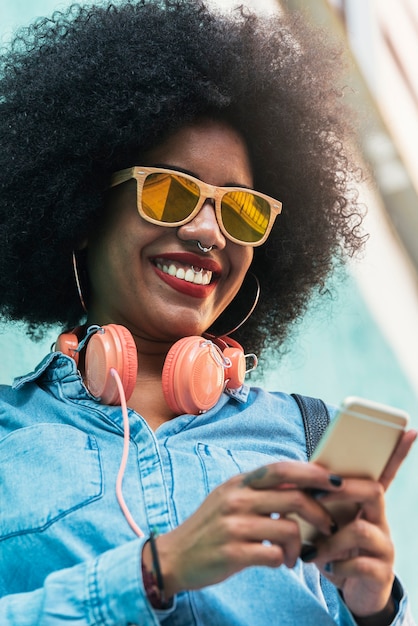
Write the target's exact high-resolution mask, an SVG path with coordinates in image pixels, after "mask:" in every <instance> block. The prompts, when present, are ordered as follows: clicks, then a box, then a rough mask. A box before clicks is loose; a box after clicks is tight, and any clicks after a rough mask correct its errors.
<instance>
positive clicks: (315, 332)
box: [0, 0, 418, 620]
mask: <svg viewBox="0 0 418 626" xmlns="http://www.w3.org/2000/svg"><path fill="white" fill-rule="evenodd" d="M62 6H63V4H62V3H58V2H56V1H55V0H32V2H31V3H30V5H29V3H27V2H26V0H3V2H2V3H1V5H0V25H1V26H0V29H1V32H2V33H7V36H6V37H3V39H8V38H9V37H8V34H9V33H10V32H11V30H12V29H13V28H14V27H15V26H16V25H18V24H25V23H27V22H28V21H29V20H30V19H32V17H34V16H35V17H37V16H40V15H43V14H45V15H47V14H48V13H49V12H50V11H51V10H52V9H54V8H60V7H61V8H62ZM64 6H65V5H64ZM332 287H333V288H332V293H333V297H332V298H328V297H324V298H322V299H321V301H318V302H316V303H315V306H313V307H312V308H311V310H310V311H309V313H308V315H307V316H306V318H305V320H304V321H303V323H301V324H300V325H298V327H297V328H296V332H295V333H294V335H293V338H292V340H291V341H290V342H289V353H288V354H287V355H286V356H284V357H282V358H281V359H278V358H277V357H272V361H271V368H270V371H269V372H267V373H265V374H264V375H263V377H262V379H261V381H262V382H263V384H264V385H266V386H267V387H268V388H269V389H282V390H284V391H289V392H292V391H298V392H300V393H305V394H308V395H315V396H319V397H322V398H324V399H326V400H328V401H329V402H332V403H334V404H338V403H339V402H340V401H341V400H342V399H343V398H344V397H345V396H347V395H360V396H363V397H366V398H369V399H372V400H376V401H380V402H385V403H388V404H392V405H395V406H399V407H402V408H403V409H406V410H407V411H408V412H409V413H410V415H411V422H412V425H413V426H414V427H415V428H418V397H417V395H416V393H415V392H414V390H413V389H412V387H411V385H410V383H409V382H408V380H407V378H406V376H405V375H404V373H403V371H402V368H401V366H400V364H399V363H398V361H397V359H396V356H395V355H394V353H393V351H392V349H391V347H390V346H389V345H388V343H387V342H386V340H385V338H384V337H383V336H382V334H381V333H380V331H379V329H378V328H377V326H376V324H375V321H374V320H373V318H372V316H371V314H370V312H369V311H368V309H367V306H366V304H365V303H364V301H363V299H362V296H361V293H360V292H359V289H358V288H357V285H356V283H355V281H354V280H353V279H352V278H351V277H350V276H347V277H346V278H345V280H344V281H342V282H341V281H337V280H335V281H334V283H333V286H332ZM394 323H396V322H394ZM56 332H57V331H54V332H51V333H49V334H48V336H47V337H46V338H45V340H44V341H43V342H42V343H39V344H36V343H33V342H31V341H30V340H29V339H28V338H27V337H26V336H25V334H24V331H23V330H22V329H21V328H19V327H18V326H16V325H9V326H6V327H5V328H3V329H2V330H1V331H0V353H1V355H2V359H1V363H0V382H2V383H10V382H11V380H12V379H13V377H14V376H17V375H19V374H22V373H24V372H27V371H29V370H30V369H32V367H34V366H35V365H36V363H37V362H38V361H39V360H40V358H41V357H42V355H44V354H45V353H46V352H47V351H49V349H50V346H51V344H52V342H53V340H54V338H55V336H56ZM247 348H248V349H249V350H250V348H251V346H247ZM417 492H418V446H417V447H416V449H414V450H413V451H412V453H411V454H410V456H409V458H408V459H407V461H406V462H405V463H404V465H403V467H402V468H401V471H400V473H399V475H398V477H397V479H396V481H395V483H394V484H393V485H392V487H391V488H390V490H389V492H388V498H387V502H388V516H389V520H390V522H391V527H392V534H393V539H394V542H395V546H396V549H397V558H396V569H397V572H398V573H399V575H400V577H401V578H402V580H403V581H404V582H405V584H406V585H407V587H408V589H409V593H410V596H411V598H412V603H413V611H414V615H415V618H416V619H417V620H418V583H417V581H416V580H417V577H416V575H415V571H414V569H415V567H416V566H415V558H416V557H417V555H418V534H417V533H416V532H415V522H416V520H417V519H418V494H417ZM414 557H415V558H414Z"/></svg>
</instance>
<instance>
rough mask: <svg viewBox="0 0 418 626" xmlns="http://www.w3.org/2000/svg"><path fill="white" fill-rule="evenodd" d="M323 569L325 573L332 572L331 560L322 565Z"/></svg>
mask: <svg viewBox="0 0 418 626" xmlns="http://www.w3.org/2000/svg"><path fill="white" fill-rule="evenodd" d="M324 571H325V572H326V573H327V574H332V573H333V572H334V566H333V564H332V563H331V561H330V562H329V563H325V565H324Z"/></svg>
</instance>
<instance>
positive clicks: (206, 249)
mask: <svg viewBox="0 0 418 626" xmlns="http://www.w3.org/2000/svg"><path fill="white" fill-rule="evenodd" d="M197 247H198V248H199V250H201V251H202V252H204V253H205V254H206V252H210V251H211V250H212V249H213V246H209V248H206V247H205V246H202V244H201V243H200V241H198V242H197Z"/></svg>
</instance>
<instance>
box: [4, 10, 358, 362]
mask: <svg viewBox="0 0 418 626" xmlns="http://www.w3.org/2000/svg"><path fill="white" fill-rule="evenodd" d="M325 39H326V37H325V35H324V34H323V33H320V32H316V31H313V30H312V29H311V28H310V27H309V26H308V25H307V24H306V23H304V21H303V20H302V19H300V18H296V17H295V16H294V15H283V14H282V15H278V16H277V17H272V16H269V17H268V18H267V19H266V18H261V17H258V16H255V15H254V14H252V13H251V12H249V11H248V10H246V9H243V8H242V7H241V8H240V9H237V10H236V11H234V12H233V13H231V14H228V15H222V14H220V13H218V12H217V11H216V10H214V9H209V8H208V7H206V6H205V5H204V4H203V3H201V2H200V0H142V1H140V0H139V1H135V0H125V1H123V2H118V3H100V4H99V3H97V2H96V3H95V4H94V5H83V6H79V5H77V4H74V5H72V6H70V7H69V8H68V9H67V10H66V11H65V12H55V13H54V14H53V15H52V17H51V18H50V19H42V20H37V21H36V22H35V23H34V24H33V25H32V26H30V27H29V28H26V29H21V30H20V31H18V33H17V34H16V36H15V37H14V40H13V42H12V43H11V45H10V46H9V47H8V49H7V50H6V51H4V52H3V54H2V56H1V60H0V146H1V148H0V190H1V192H0V249H1V255H0V314H1V315H2V316H3V319H5V320H23V321H25V322H26V323H27V324H28V325H29V326H33V325H41V326H44V327H47V326H48V325H51V324H53V325H55V324H57V323H58V324H62V325H63V326H65V327H70V326H73V325H75V324H76V323H77V322H79V321H80V320H81V319H82V317H83V311H82V308H81V306H80V303H79V298H78V295H77V291H76V287H75V281H74V275H73V271H72V262H71V254H72V250H73V249H74V248H76V247H77V245H78V243H79V242H81V241H83V240H85V239H86V237H88V233H89V231H90V229H91V228H92V227H94V224H95V223H97V219H98V218H99V216H100V214H101V212H102V210H103V205H104V199H105V195H106V192H107V188H108V185H109V179H110V175H111V173H112V172H114V171H116V170H119V169H122V168H124V167H129V166H132V165H133V164H135V161H136V160H137V159H138V154H141V153H142V152H146V151H147V150H148V149H150V148H151V147H152V146H155V145H156V144H158V143H160V142H161V141H162V140H163V139H164V138H166V136H167V135H169V134H170V133H172V132H174V131H175V130H177V129H178V128H180V127H181V126H183V125H184V124H187V123H189V122H191V121H193V120H195V119H196V118H200V117H202V116H210V117H214V118H219V119H220V120H226V121H227V122H229V123H230V124H232V125H233V126H234V128H235V129H236V130H238V131H239V132H240V133H241V134H242V136H243V137H244V140H245V141H246V143H247V146H248V148H249V153H250V158H251V162H252V167H253V174H254V181H255V188H256V189H258V190H259V191H262V192H264V193H267V194H269V195H270V196H273V197H276V198H278V199H279V200H281V201H282V202H283V207H284V208H283V213H282V215H281V216H279V217H278V218H277V220H276V224H275V226H274V228H273V231H272V233H271V235H270V238H269V240H268V242H267V243H266V244H265V245H263V246H261V247H260V248H256V249H255V255H254V260H253V263H252V268H251V271H252V272H254V274H255V275H256V276H257V277H258V279H259V281H260V284H261V298H260V302H259V304H258V306H257V308H256V310H255V312H254V313H253V315H252V316H251V318H250V319H249V320H248V322H247V323H246V325H245V327H244V328H242V329H240V330H239V331H238V332H237V335H236V338H237V339H238V340H240V341H241V342H243V343H244V344H245V345H247V346H250V347H251V349H252V350H255V351H258V352H261V350H262V349H263V348H265V347H266V345H267V343H268V345H269V346H271V345H274V346H276V347H278V346H280V344H281V343H282V342H283V340H284V338H285V337H286V334H287V332H288V330H289V328H290V326H291V324H292V322H294V321H295V320H297V319H299V318H300V316H301V315H302V313H303V312H304V310H305V309H306V306H307V303H308V301H309V299H310V298H311V296H312V294H313V293H314V292H315V291H317V290H318V288H319V289H321V288H322V287H323V285H324V283H325V279H326V277H327V276H328V275H329V273H330V271H331V270H332V269H333V268H334V266H335V263H336V262H338V261H341V260H343V259H344V258H345V257H346V255H347V254H348V255H351V254H353V253H354V252H355V251H356V250H357V249H358V248H359V247H360V246H361V243H362V234H361V232H360V230H359V227H360V224H361V220H362V209H361V205H360V204H359V202H358V200H357V196H356V195H355V192H354V191H353V189H354V188H355V185H354V184H353V180H354V175H355V173H356V166H355V161H354V160H352V158H351V156H350V153H349V150H348V149H347V146H349V139H350V136H351V135H350V132H351V130H350V129H349V128H348V125H347V119H348V116H347V110H346V108H345V104H344V98H343V97H342V93H343V91H342V90H341V89H339V88H337V85H338V74H339V73H340V65H341V62H340V56H338V54H339V53H338V52H337V51H335V50H334V48H333V47H332V46H330V45H328V43H327V42H326V40H325ZM243 292H244V293H243V297H242V298H237V299H236V300H235V301H234V303H232V305H230V306H229V307H228V309H227V311H226V312H225V313H224V314H223V316H222V318H223V319H222V320H221V322H220V324H219V326H222V328H223V330H224V331H226V329H227V328H230V327H231V326H234V325H236V323H237V321H238V320H239V319H240V317H242V315H243V313H245V310H246V308H249V306H250V304H251V298H252V292H251V293H249V290H247V289H246V288H245V283H244V288H243Z"/></svg>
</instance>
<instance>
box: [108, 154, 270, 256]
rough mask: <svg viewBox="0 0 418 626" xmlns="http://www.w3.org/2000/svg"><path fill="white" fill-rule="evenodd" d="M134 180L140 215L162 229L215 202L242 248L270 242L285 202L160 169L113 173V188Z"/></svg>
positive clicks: (222, 220)
mask: <svg viewBox="0 0 418 626" xmlns="http://www.w3.org/2000/svg"><path fill="white" fill-rule="evenodd" d="M131 178H134V179H135V180H136V182H137V208H138V213H139V215H140V216H141V217H142V218H143V219H144V220H146V221H147V222H150V223H151V224H158V225H159V226H182V225H183V224H187V222H190V221H191V220H192V219H193V218H194V217H195V216H196V215H197V214H198V213H199V211H200V209H201V208H202V206H203V204H204V203H205V201H206V200H207V199H208V198H210V199H213V200H214V201H215V213H216V218H217V221H218V224H219V227H220V229H221V231H222V232H223V234H224V235H225V237H227V238H228V239H230V240H231V241H233V242H234V243H237V244H239V245H241V246H260V245H261V244H262V243H264V242H265V240H266V239H267V237H268V235H269V233H270V231H271V229H272V226H273V223H274V220H275V219H276V216H277V215H278V214H279V213H280V212H281V210H282V203H281V202H279V201H278V200H274V199H273V198H270V197H269V196H266V195H265V194H263V193H259V192H258V191H253V190H252V189H246V188H245V187H216V186H215V185H208V184H206V183H204V182H202V181H201V180H199V179H198V178H195V177H194V176H189V174H183V173H182V172H178V171H176V170H171V169H166V168H161V167H139V166H135V167H130V168H128V169H125V170H120V171H119V172H116V173H115V174H113V176H112V178H111V183H110V187H116V186H117V185H120V184H122V183H124V182H126V181H127V180H130V179H131Z"/></svg>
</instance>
